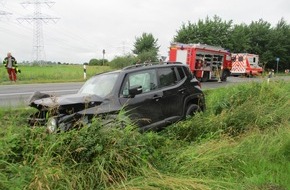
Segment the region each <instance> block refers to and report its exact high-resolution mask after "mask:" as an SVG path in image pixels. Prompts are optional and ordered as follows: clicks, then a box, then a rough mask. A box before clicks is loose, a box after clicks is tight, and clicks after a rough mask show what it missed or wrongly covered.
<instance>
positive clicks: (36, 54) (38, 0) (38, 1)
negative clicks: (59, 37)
mask: <svg viewBox="0 0 290 190" xmlns="http://www.w3.org/2000/svg"><path fill="white" fill-rule="evenodd" d="M54 3H55V2H52V1H46V0H34V1H25V2H22V3H21V4H22V6H23V7H26V6H28V5H33V6H34V14H33V15H28V16H26V17H22V18H17V20H18V21H19V22H20V23H22V22H23V21H26V22H28V23H29V24H33V60H34V62H35V63H38V64H41V63H42V62H43V61H44V60H45V51H44V41H43V27H42V23H44V24H48V23H49V22H53V23H56V22H57V20H58V19H59V18H56V17H51V16H49V15H44V14H42V13H41V6H42V5H46V6H48V7H49V8H50V7H52V6H53V5H54Z"/></svg>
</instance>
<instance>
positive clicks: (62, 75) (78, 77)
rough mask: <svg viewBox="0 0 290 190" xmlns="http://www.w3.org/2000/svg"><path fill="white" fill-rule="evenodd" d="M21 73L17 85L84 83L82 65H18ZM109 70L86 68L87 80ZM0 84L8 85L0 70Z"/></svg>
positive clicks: (3, 72) (4, 73)
mask: <svg viewBox="0 0 290 190" xmlns="http://www.w3.org/2000/svg"><path fill="white" fill-rule="evenodd" d="M19 69H20V70H21V73H18V74H17V77H18V81H17V83H20V84H21V83H45V82H46V83H51V82H52V83H53V82H79V81H84V69H83V65H43V66H23V65H20V66H19ZM109 70H111V68H110V67H108V66H87V68H86V73H87V78H89V77H91V76H93V75H95V74H97V73H101V72H105V71H109ZM0 74H1V76H2V77H1V79H0V84H10V81H9V78H8V74H7V71H6V69H5V68H4V67H2V68H1V69H0Z"/></svg>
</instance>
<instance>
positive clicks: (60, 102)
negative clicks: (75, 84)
mask: <svg viewBox="0 0 290 190" xmlns="http://www.w3.org/2000/svg"><path fill="white" fill-rule="evenodd" d="M101 102H103V98H101V97H99V96H96V95H90V94H71V95H64V96H59V97H55V96H50V95H48V94H43V93H39V92H38V93H35V94H34V95H33V96H32V97H31V99H30V106H33V107H34V106H37V105H42V106H45V107H54V106H64V105H72V104H87V103H92V104H96V103H98V104H100V103H101Z"/></svg>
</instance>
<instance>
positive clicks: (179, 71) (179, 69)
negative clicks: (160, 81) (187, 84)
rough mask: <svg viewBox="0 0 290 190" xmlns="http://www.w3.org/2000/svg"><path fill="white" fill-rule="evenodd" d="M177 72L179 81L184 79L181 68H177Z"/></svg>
mask: <svg viewBox="0 0 290 190" xmlns="http://www.w3.org/2000/svg"><path fill="white" fill-rule="evenodd" d="M177 71H178V74H179V77H180V80H182V79H184V78H185V74H184V71H183V69H182V67H177Z"/></svg>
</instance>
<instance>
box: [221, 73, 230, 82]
mask: <svg viewBox="0 0 290 190" xmlns="http://www.w3.org/2000/svg"><path fill="white" fill-rule="evenodd" d="M228 75H229V74H228V71H223V72H222V77H221V80H222V81H224V82H225V81H227V78H228Z"/></svg>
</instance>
